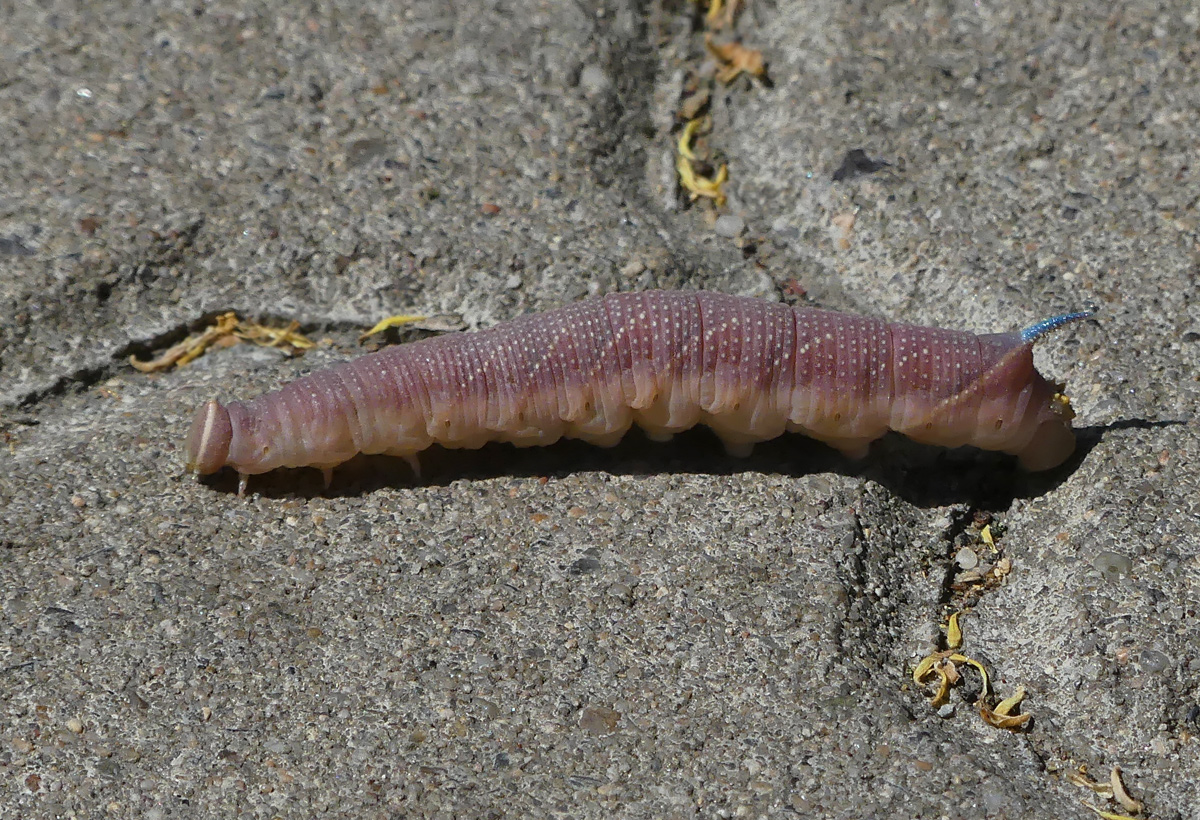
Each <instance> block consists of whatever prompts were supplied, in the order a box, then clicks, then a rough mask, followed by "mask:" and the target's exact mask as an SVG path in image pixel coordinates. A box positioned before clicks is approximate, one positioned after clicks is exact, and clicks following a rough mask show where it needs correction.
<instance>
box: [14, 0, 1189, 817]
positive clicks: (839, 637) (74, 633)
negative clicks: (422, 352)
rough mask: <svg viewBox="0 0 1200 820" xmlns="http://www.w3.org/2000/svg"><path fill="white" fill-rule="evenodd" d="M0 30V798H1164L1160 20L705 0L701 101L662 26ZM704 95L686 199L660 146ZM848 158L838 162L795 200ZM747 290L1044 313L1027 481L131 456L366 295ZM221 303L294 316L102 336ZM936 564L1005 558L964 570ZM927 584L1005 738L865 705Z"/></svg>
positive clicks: (337, 8)
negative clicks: (1045, 405)
mask: <svg viewBox="0 0 1200 820" xmlns="http://www.w3.org/2000/svg"><path fill="white" fill-rule="evenodd" d="M85 5H86V10H82V7H84V6H85ZM0 18H2V19H3V20H4V25H3V26H0V134H2V135H3V136H2V137H0V140H2V141H3V142H2V145H3V149H4V150H3V151H2V152H0V407H2V415H0V432H2V433H3V436H4V441H3V442H0V444H2V447H0V600H2V606H3V616H2V620H0V774H2V777H0V816H4V817H89V818H90V817H106V818H107V817H188V816H196V817H201V816H210V817H216V816H221V817H231V816H247V817H288V818H291V817H297V818H307V817H316V816H353V817H372V816H390V817H437V818H442V817H445V818H449V817H472V818H485V817H502V816H511V817H518V816H528V817H663V818H688V817H785V816H802V817H814V818H816V817H820V818H857V817H889V818H891V817H897V818H898V817H929V818H933V817H939V818H1043V817H1044V818H1074V817H1078V818H1086V817H1093V816H1095V815H1094V814H1093V813H1092V812H1091V810H1089V809H1088V808H1086V807H1084V806H1083V805H1081V802H1080V801H1081V800H1088V801H1090V802H1094V803H1096V804H1097V805H1099V806H1101V807H1102V808H1104V809H1105V810H1107V811H1118V810H1120V809H1119V807H1118V806H1117V805H1116V804H1114V803H1110V802H1108V801H1106V800H1105V799H1104V798H1102V797H1096V796H1094V795H1092V794H1091V793H1089V792H1088V791H1086V790H1085V789H1083V788H1081V787H1080V786H1078V785H1076V784H1074V783H1072V782H1070V781H1069V780H1068V779H1067V774H1068V773H1070V772H1073V771H1075V770H1076V769H1077V768H1078V766H1080V765H1086V766H1087V767H1088V770H1089V772H1090V773H1091V774H1092V775H1093V776H1095V777H1097V778H1100V779H1106V778H1107V776H1108V772H1109V770H1110V769H1111V767H1112V766H1113V765H1120V766H1121V767H1122V769H1123V771H1124V777H1125V782H1126V784H1127V785H1128V786H1129V788H1130V790H1131V791H1132V792H1133V793H1134V795H1135V796H1137V797H1139V798H1140V799H1141V800H1142V801H1144V804H1145V813H1144V815H1143V816H1146V817H1150V818H1155V820H1170V819H1171V818H1176V819H1179V818H1194V817H1197V816H1200V788H1198V787H1197V783H1200V764H1198V763H1197V761H1198V759H1200V754H1198V752H1200V748H1198V744H1200V742H1198V740H1197V736H1198V734H1200V726H1198V717H1197V716H1198V715H1200V656H1198V652H1197V647H1198V645H1200V627H1198V626H1197V609H1198V607H1200V536H1198V535H1197V523H1198V519H1200V516H1198V510H1200V502H1198V501H1197V498H1198V484H1200V480H1198V478H1197V464H1198V449H1200V445H1198V439H1200V436H1198V428H1197V424H1196V421H1195V410H1196V407H1197V395H1198V386H1200V385H1198V381H1197V372H1198V359H1200V300H1198V298H1197V285H1196V282H1197V276H1198V271H1200V243H1198V240H1197V235H1198V233H1197V221H1198V216H1197V209H1196V207H1197V197H1198V192H1200V163H1198V162H1197V160H1196V157H1197V149H1198V140H1197V136H1196V130H1195V119H1196V112H1197V110H1200V49H1198V47H1197V45H1196V44H1197V42H1200V37H1198V34H1200V31H1198V29H1200V15H1198V13H1197V11H1196V9H1195V6H1194V4H1191V3H1188V2H1185V0H1168V2H1159V3H1152V2H1148V0H1138V1H1137V2H1127V3H1116V4H1113V3H1108V2H1098V0H1089V1H1088V2H1081V3H1069V4H1055V3H1031V2H1016V3H991V2H980V3H972V2H934V3H907V4H906V3H885V2H877V1H876V0H865V2H858V3H853V4H849V3H842V2H833V1H832V0H813V2H805V3H770V2H764V1H763V0H749V2H748V4H747V5H746V8H745V9H744V10H743V11H742V13H741V15H740V17H739V19H738V21H737V32H738V36H739V37H740V38H741V39H742V40H743V42H744V43H745V44H746V45H747V46H751V47H755V48H760V49H762V51H763V52H764V55H765V56H766V59H767V61H768V67H769V74H768V78H767V79H766V80H764V81H759V80H753V81H752V80H749V79H747V78H745V77H742V78H739V79H738V80H737V81H735V82H734V83H732V84H731V85H729V86H728V87H725V86H720V85H715V84H714V83H713V81H712V72H713V69H714V67H715V66H714V64H713V60H712V58H711V57H710V56H709V55H708V54H707V53H706V51H705V48H704V45H703V32H702V30H701V28H702V19H701V16H700V13H699V11H697V9H696V7H694V6H692V5H690V4H686V3H683V2H670V3H664V4H661V5H660V4H656V3H643V4H637V3H629V2H621V0H614V1H613V2H608V3H602V4H586V3H539V2H534V1H533V0H511V1H510V2H483V1H481V0H477V1H476V2H470V1H469V0H458V1H457V2H450V3H436V4H435V3H416V4H401V3H380V2H362V3H349V2H346V3H340V4H339V3H329V2H324V1H323V0H317V2H314V3H310V4H304V5H303V7H300V6H297V7H296V8H291V7H285V6H283V5H281V4H266V3H233V2H211V3H169V2H168V3H155V4H142V3H118V2H109V3H104V4H79V3H68V2H62V0H50V2H47V3H40V4H32V3H20V4H17V3H11V2H8V3H2V4H0ZM728 38H729V35H728V34H719V35H718V40H719V41H721V42H724V41H725V40H726V39H728ZM705 88H709V89H711V93H712V97H711V107H710V113H711V117H712V131H711V133H709V134H707V135H706V136H705V137H704V145H703V146H701V147H702V148H703V149H705V150H708V151H711V152H714V153H713V157H714V158H717V159H719V160H721V161H724V162H726V163H728V167H729V176H730V179H729V182H728V183H727V185H726V190H727V193H728V196H729V199H728V202H727V203H726V204H725V206H724V207H723V208H721V209H719V210H714V209H713V208H712V207H711V206H710V205H709V204H708V203H705V202H701V203H695V204H689V203H688V202H687V200H686V198H685V197H683V196H681V194H680V192H679V191H678V190H677V188H676V185H675V176H674V171H673V162H674V157H673V150H674V149H673V145H674V141H675V139H676V138H677V136H678V133H679V122H678V120H677V118H676V112H677V111H678V110H679V109H680V107H681V106H683V105H685V103H686V101H687V100H689V99H693V100H694V99H695V98H694V97H692V94H693V93H694V92H695V91H696V90H697V89H705ZM855 150H861V151H862V155H861V156H865V157H866V158H867V160H869V161H870V162H872V163H875V164H876V165H878V164H879V163H886V165H884V166H879V167H877V168H876V169H875V170H874V171H873V172H864V171H865V170H866V169H864V167H863V165H864V164H863V163H862V162H861V161H860V162H859V163H857V164H856V163H854V162H851V163H849V164H848V165H846V171H845V172H843V173H842V174H838V176H839V178H840V179H839V180H838V181H834V179H833V177H834V175H835V172H837V171H838V170H839V168H841V167H843V164H844V162H843V161H844V159H845V158H846V157H847V156H853V155H851V152H852V151H855ZM722 215H724V216H726V217H729V218H727V219H724V220H721V221H718V220H717V217H718V216H722ZM739 229H741V230H739ZM792 279H795V280H797V281H798V283H799V285H800V286H801V287H802V288H803V289H804V290H805V291H806V292H807V295H806V296H805V297H804V299H805V300H806V301H812V302H813V303H816V304H820V305H824V306H827V307H833V308H839V309H848V310H857V311H861V312H866V313H871V314H875V315H880V316H885V317H887V318H889V319H897V320H907V321H916V322H922V323H929V324H939V325H947V326H952V327H963V328H969V329H972V330H977V331H983V330H999V329H1010V328H1015V327H1020V326H1024V325H1028V324H1030V323H1032V322H1033V321H1035V320H1037V319H1040V318H1043V317H1045V316H1047V315H1049V314H1053V313H1058V312H1063V311H1065V310H1069V309H1074V308H1077V307H1079V306H1081V305H1086V304H1092V303H1094V304H1096V305H1097V306H1098V307H1099V309H1100V312H1099V314H1098V316H1097V317H1096V319H1094V320H1091V321H1088V322H1086V323H1083V324H1080V325H1078V326H1075V327H1073V328H1072V329H1071V330H1070V331H1069V332H1064V333H1062V334H1060V335H1058V336H1056V337H1054V338H1053V339H1052V340H1051V341H1049V342H1047V343H1046V344H1045V345H1044V347H1043V348H1042V349H1041V350H1040V352H1039V362H1040V365H1041V366H1042V368H1043V370H1045V371H1046V372H1048V373H1050V374H1053V375H1054V376H1056V377H1058V378H1061V379H1065V380H1067V381H1068V382H1069V383H1070V392H1071V395H1072V397H1073V400H1074V403H1075V406H1076V408H1077V410H1078V412H1079V418H1078V420H1077V424H1078V425H1079V427H1080V441H1081V446H1080V451H1079V455H1078V457H1077V458H1075V459H1074V460H1072V461H1071V462H1070V463H1069V464H1068V465H1066V466H1065V467H1064V468H1063V469H1062V470H1059V471H1056V472H1054V473H1053V474H1050V475H1045V476H1028V475H1024V474H1021V473H1020V472H1018V471H1017V470H1016V469H1015V468H1014V466H1013V465H1012V464H1011V463H1010V462H1009V461H1007V460H1005V459H1004V458H1000V457H994V456H988V455H982V454H979V453H971V452H966V453H963V452H954V453H947V452H942V451H936V450H930V449H926V448H921V447H917V446H914V445H909V444H906V443H904V442H900V441H892V440H887V441H885V442H882V443H880V444H879V445H878V446H876V447H875V448H874V449H873V451H872V454H871V456H870V457H869V458H868V459H867V460H866V461H865V462H863V463H858V464H855V463H849V462H845V461H843V460H840V459H838V458H837V457H835V456H834V455H832V454H831V453H830V452H829V451H827V450H825V449H824V448H822V447H820V446H819V445H816V444H813V443H811V442H806V441H804V440H803V439H799V438H795V437H790V438H786V439H784V440H781V441H779V442H775V443H772V444H770V445H766V446H762V447H760V449H759V451H758V452H757V453H756V454H755V456H753V457H752V458H751V459H749V460H747V461H731V460H730V459H729V458H727V457H726V456H724V455H723V454H722V452H721V451H720V448H719V447H717V446H714V444H713V441H712V439H711V438H710V437H709V436H707V435H705V434H703V433H697V434H695V435H694V436H688V437H684V438H683V440H681V441H677V442H676V443H673V444H670V445H663V446H660V445H651V444H649V443H647V442H646V441H645V440H644V439H642V438H640V437H634V438H632V440H629V441H627V442H626V443H625V444H623V445H622V446H620V447H618V448H616V449H615V450H611V451H598V450H594V449H591V448H588V447H585V446H582V445H578V444H563V445H560V446H556V447H552V448H548V449H546V450H542V451H520V452H517V451H514V450H512V449H509V448H505V447H489V448H486V449H485V450H483V451H480V452H477V453H447V452H442V453H434V454H433V455H432V456H431V458H430V459H429V460H428V465H427V472H428V475H427V478H426V480H425V481H424V482H423V483H420V484H415V485H414V484H413V483H412V482H411V481H410V479H409V477H408V474H407V473H406V472H405V470H404V469H403V468H402V465H401V468H397V467H396V465H393V464H387V463H376V462H368V463H366V464H360V465H357V466H355V467H352V468H348V469H347V470H345V471H343V472H342V473H341V474H339V476H338V478H337V480H336V482H335V484H334V486H333V488H332V489H331V491H330V492H328V493H322V491H321V487H320V480H319V477H318V476H317V475H316V474H315V473H314V472H311V471H295V472H285V473H281V474H278V475H272V476H269V477H265V478H262V479H257V480H255V481H253V482H252V484H251V492H250V494H249V495H248V496H247V497H245V498H238V497H237V496H236V495H235V494H234V492H233V489H234V485H235V482H234V480H233V479H232V478H231V477H229V476H218V477H217V478H216V480H214V481H211V482H207V483H201V482H197V481H195V480H192V479H190V478H188V477H185V476H183V475H182V470H181V452H180V450H181V440H182V438H183V436H184V433H185V431H186V425H187V423H188V419H189V417H190V414H191V412H192V411H193V409H194V408H195V407H196V406H197V405H198V404H200V403H201V402H202V401H203V400H205V399H207V398H209V397H212V396H218V397H222V398H232V397H245V396H250V395H253V394H255V393H257V392H259V391H261V390H264V389H267V388H269V387H273V386H276V385H278V384H280V383H282V382H284V381H286V380H287V379H290V378H292V377H294V376H296V375H297V374H299V373H302V372H306V371H307V370H309V369H312V368H315V367H319V366H322V365H324V364H328V363H332V362H335V361H340V360H343V359H345V358H347V357H349V356H352V355H355V354H356V353H357V352H359V350H360V348H359V347H358V345H357V343H356V336H357V333H358V332H359V331H360V330H361V329H362V328H364V327H365V326H369V325H370V324H371V323H373V322H374V321H375V320H377V319H378V318H380V317H381V316H383V315H387V314H390V313H396V312H409V311H414V310H416V311H426V312H450V313H457V314H461V315H462V316H463V317H464V319H465V321H466V322H467V324H468V325H469V326H471V327H481V326H486V325H489V324H492V323H494V322H497V321H501V320H504V319H507V318H511V317H513V316H516V315H518V314H520V313H523V312H526V311H530V310H540V309H545V308H548V307H553V306H555V305H558V304H561V303H563V302H567V301H571V300H574V299H576V298H579V297H580V296H583V295H585V294H587V293H593V292H606V291H611V290H617V289H621V290H634V289H642V288H649V287H681V286H686V287H693V288H700V287H703V288H714V289H720V290H725V291H728V292H733V293H741V294H754V295H762V296H767V297H770V298H780V297H781V294H783V292H784V289H785V285H787V289H788V290H789V291H790V295H788V296H787V297H786V298H789V299H792V300H795V299H796V298H797V297H796V296H795V293H796V286H795V285H788V282H789V280H792ZM226 310H237V311H239V312H240V313H242V314H243V315H246V316H249V317H256V318H259V319H262V320H265V321H270V322H282V321H286V320H290V319H298V320H300V321H301V322H303V323H304V329H305V330H306V331H308V332H309V333H310V334H312V335H313V336H314V337H317V338H329V339H330V340H331V343H330V344H328V345H325V346H322V347H320V348H318V349H316V350H313V351H311V352H309V353H308V354H307V355H305V356H304V357H303V358H299V359H289V358H286V357H283V356H281V355H280V354H279V353H277V352H275V351H271V350H266V349H262V348H255V347H251V346H249V345H242V346H238V347H234V348H229V349H224V350H216V351H213V352H211V353H210V354H208V355H206V356H205V357H203V358H201V359H199V360H197V361H196V362H195V363H193V364H192V365H190V366H188V367H186V368H182V369H179V370H175V371H172V372H167V373H163V374H161V375H154V376H146V375H142V374H140V373H138V372H136V371H134V370H132V369H130V368H129V367H128V365H127V364H126V357H127V356H128V355H129V354H131V353H136V354H138V355H142V356H146V355H151V354H152V353H154V352H155V351H160V350H161V349H163V348H165V347H166V346H167V345H169V344H170V343H172V342H174V341H177V340H179V339H181V338H183V337H184V336H185V335H186V334H187V333H188V332H189V331H193V330H196V329H197V328H199V327H201V326H203V325H204V324H205V323H206V322H207V320H209V319H210V318H211V317H212V316H214V315H215V314H217V313H220V312H223V311H226ZM985 522H990V526H991V531H992V532H994V533H996V535H997V538H996V549H997V550H998V551H999V553H995V552H993V551H992V550H991V549H990V548H988V547H987V546H986V544H984V543H983V542H982V540H981V535H980V526H981V525H982V524H983V523H985ZM964 550H966V552H963V551H964ZM964 556H965V557H964ZM972 556H973V557H974V560H976V561H979V562H982V563H981V565H980V567H979V568H978V569H986V568H988V567H999V568H1003V567H1005V566H1007V565H1006V564H1003V563H1000V562H1001V561H1002V560H1006V561H1008V562H1011V571H1009V572H1008V573H1007V575H1006V576H1005V577H1004V578H1003V580H1002V582H1000V583H996V584H992V585H990V586H988V587H987V588H983V587H981V586H972V585H970V584H967V585H966V586H965V587H964V586H963V584H962V583H961V582H963V581H964V578H963V577H962V574H961V573H963V572H964V571H965V570H964V567H967V566H968V565H969V564H970V563H971V561H970V560H969V559H971V558H972ZM956 559H957V560H956ZM963 605H969V606H971V607H972V609H971V611H970V613H969V614H968V615H966V616H965V618H964V625H965V631H966V643H965V645H964V649H963V651H964V652H965V653H966V654H968V655H970V656H972V657H975V658H978V659H980V660H981V661H983V662H985V663H986V664H987V666H988V668H989V669H990V670H991V672H992V674H993V675H994V676H995V678H996V681H997V688H998V690H999V691H1000V693H1001V695H1002V696H1005V695H1008V694H1011V693H1012V692H1013V691H1014V690H1015V689H1016V688H1017V687H1018V686H1023V687H1025V689H1026V690H1027V691H1028V695H1027V698H1026V701H1025V703H1024V704H1023V709H1024V710H1025V711H1027V712H1029V713H1030V714H1032V715H1033V718H1032V720H1031V722H1030V724H1029V726H1028V727H1027V728H1026V729H1024V730H1021V731H1006V730H1001V729H995V728H991V727H989V726H987V725H985V724H984V723H983V721H982V720H980V718H979V717H978V715H977V714H976V713H975V707H974V706H973V705H971V704H970V703H968V702H966V701H965V700H964V699H963V695H962V694H961V693H960V692H959V691H956V692H955V693H954V694H953V695H952V697H951V700H950V704H949V706H948V707H947V708H946V709H945V710H943V713H942V714H940V715H939V714H938V713H937V711H936V710H935V709H933V708H932V707H931V706H930V704H929V703H928V700H927V695H928V693H927V692H925V691H923V690H922V689H919V688H918V687H916V686H914V685H913V684H912V682H911V678H910V674H911V670H912V668H913V666H914V665H915V664H916V662H917V661H918V660H919V659H920V658H921V657H922V656H924V655H926V654H928V653H929V652H931V651H934V650H936V649H937V648H938V647H939V646H940V644H939V643H938V634H939V633H938V624H939V623H940V622H942V621H943V620H944V619H945V617H946V615H947V614H948V613H949V611H950V610H951V609H954V608H957V607H960V606H963ZM972 676H973V673H971V672H968V673H967V677H968V678H970V680H968V681H967V684H968V686H967V689H968V694H967V697H968V698H969V697H970V694H969V689H970V684H971V681H972V680H974V681H976V684H977V679H975V678H973V677H972ZM976 689H977V685H976Z"/></svg>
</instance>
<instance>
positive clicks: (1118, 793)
mask: <svg viewBox="0 0 1200 820" xmlns="http://www.w3.org/2000/svg"><path fill="white" fill-rule="evenodd" d="M1067 780H1069V781H1070V782H1072V783H1074V784H1075V785H1076V786H1083V787H1084V788H1085V789H1091V790H1092V791H1093V792H1095V793H1096V794H1098V795H1099V796H1100V797H1106V798H1108V799H1109V800H1115V801H1116V802H1117V803H1119V804H1120V805H1121V808H1122V809H1123V810H1124V811H1125V812H1128V813H1122V812H1113V811H1105V810H1104V809H1102V808H1100V807H1099V806H1097V805H1095V804H1094V803H1089V802H1087V801H1086V800H1083V801H1080V802H1082V803H1083V805H1085V806H1087V807H1088V808H1089V809H1091V810H1092V811H1094V812H1095V813H1096V814H1097V815H1098V816H1099V817H1102V818H1104V820H1139V818H1144V815H1142V810H1143V808H1144V807H1143V806H1142V802H1141V801H1140V800H1135V799H1134V798H1133V797H1132V796H1130V794H1129V791H1128V790H1127V789H1126V788H1125V783H1124V782H1123V781H1122V779H1121V767H1120V766H1113V767H1112V773H1111V774H1109V777H1108V780H1107V782H1106V781H1103V780H1092V778H1091V777H1089V776H1088V773H1087V767H1086V766H1080V767H1079V771H1077V772H1072V773H1070V774H1068V775H1067Z"/></svg>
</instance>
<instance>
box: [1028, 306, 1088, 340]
mask: <svg viewBox="0 0 1200 820" xmlns="http://www.w3.org/2000/svg"><path fill="white" fill-rule="evenodd" d="M1095 315H1096V311H1094V310H1080V311H1077V312H1075V313H1064V314H1062V315H1061V316H1052V317H1050V318H1049V319H1044V320H1043V321H1040V322H1038V323H1037V324H1036V325H1031V326H1030V327H1027V328H1025V329H1024V330H1022V331H1021V341H1022V342H1025V343H1027V344H1028V343H1032V342H1036V341H1038V340H1039V339H1042V338H1044V337H1045V336H1046V335H1047V334H1048V333H1051V332H1052V331H1055V330H1058V329H1059V328H1060V327H1062V326H1063V325H1069V324H1070V323H1071V322H1078V321H1079V320H1080V319H1090V318H1091V317H1092V316H1095Z"/></svg>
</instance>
